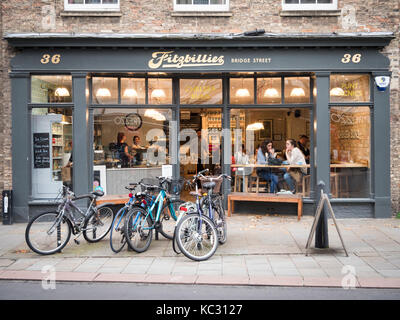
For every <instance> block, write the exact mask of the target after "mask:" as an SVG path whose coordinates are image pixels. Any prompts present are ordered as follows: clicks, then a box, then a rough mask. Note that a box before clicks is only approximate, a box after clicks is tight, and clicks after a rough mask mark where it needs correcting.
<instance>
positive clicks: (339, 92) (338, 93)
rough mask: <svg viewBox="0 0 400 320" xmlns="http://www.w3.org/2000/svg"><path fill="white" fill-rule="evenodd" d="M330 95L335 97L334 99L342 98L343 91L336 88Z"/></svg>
mask: <svg viewBox="0 0 400 320" xmlns="http://www.w3.org/2000/svg"><path fill="white" fill-rule="evenodd" d="M330 94H331V96H335V97H343V96H344V91H343V89H342V88H339V87H336V88H333V89H332V90H331V91H330Z"/></svg>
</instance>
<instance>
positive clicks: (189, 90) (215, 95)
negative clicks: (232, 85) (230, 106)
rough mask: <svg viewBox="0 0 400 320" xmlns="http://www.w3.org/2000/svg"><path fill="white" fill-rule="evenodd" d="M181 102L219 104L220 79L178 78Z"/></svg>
mask: <svg viewBox="0 0 400 320" xmlns="http://www.w3.org/2000/svg"><path fill="white" fill-rule="evenodd" d="M180 99H181V100H180V101H181V104H221V103H222V80H221V79H203V80H200V79H182V80H180Z"/></svg>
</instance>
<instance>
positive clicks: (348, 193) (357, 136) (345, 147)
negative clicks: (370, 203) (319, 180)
mask: <svg viewBox="0 0 400 320" xmlns="http://www.w3.org/2000/svg"><path fill="white" fill-rule="evenodd" d="M370 130H371V124H370V109H369V107H331V193H332V196H333V197H335V198H369V197H370V180H371V169H370V168H371V163H370V145H371V141H370Z"/></svg>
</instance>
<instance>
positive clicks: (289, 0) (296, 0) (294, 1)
mask: <svg viewBox="0 0 400 320" xmlns="http://www.w3.org/2000/svg"><path fill="white" fill-rule="evenodd" d="M285 3H286V4H293V3H299V0H285Z"/></svg>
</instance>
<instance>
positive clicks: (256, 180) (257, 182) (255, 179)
mask: <svg viewBox="0 0 400 320" xmlns="http://www.w3.org/2000/svg"><path fill="white" fill-rule="evenodd" d="M249 178H250V186H249V190H250V192H253V188H254V186H255V189H256V193H259V192H260V187H264V188H265V190H267V191H268V188H269V182H268V181H265V180H264V179H262V178H260V177H259V176H258V175H257V172H256V171H255V170H254V171H253V172H252V174H251V175H250V177H249Z"/></svg>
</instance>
